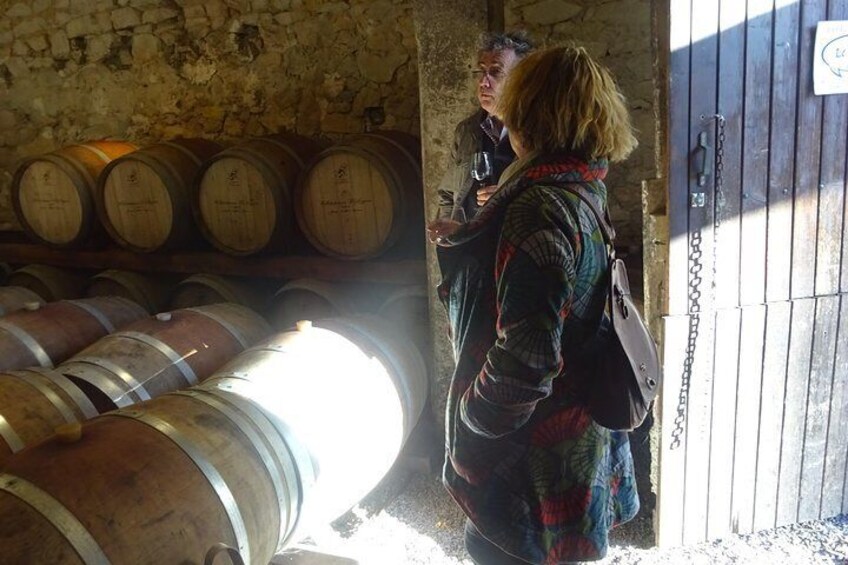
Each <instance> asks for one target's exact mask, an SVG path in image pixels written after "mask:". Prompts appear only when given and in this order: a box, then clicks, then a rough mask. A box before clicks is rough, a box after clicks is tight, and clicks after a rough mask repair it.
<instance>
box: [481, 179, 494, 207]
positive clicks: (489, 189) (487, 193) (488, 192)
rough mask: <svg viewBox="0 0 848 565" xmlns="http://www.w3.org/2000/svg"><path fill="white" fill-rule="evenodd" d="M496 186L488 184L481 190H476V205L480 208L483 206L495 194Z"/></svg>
mask: <svg viewBox="0 0 848 565" xmlns="http://www.w3.org/2000/svg"><path fill="white" fill-rule="evenodd" d="M497 190H498V185H496V184H490V185H489V186H484V187H482V188H479V189H477V205H478V206H482V205H483V204H485V203H486V202H487V201H488V200H489V198H491V197H492V195H493V194H494V193H495V192H497Z"/></svg>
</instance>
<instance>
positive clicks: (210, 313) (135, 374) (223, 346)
mask: <svg viewBox="0 0 848 565" xmlns="http://www.w3.org/2000/svg"><path fill="white" fill-rule="evenodd" d="M270 331H271V328H270V327H269V326H268V324H267V323H266V322H265V320H263V319H262V317H261V316H259V314H256V313H255V312H253V311H252V310H250V309H248V308H245V307H243V306H239V305H237V304H213V305H210V306H201V307H198V308H188V309H184V310H175V311H173V312H166V313H160V314H157V315H156V316H154V317H150V318H145V319H143V320H138V321H136V322H134V323H132V324H130V325H128V326H125V327H124V328H123V329H122V330H120V331H118V332H115V333H112V334H109V335H108V336H106V337H103V338H102V339H100V340H98V341H97V342H95V343H93V344H92V345H90V346H89V347H87V348H86V349H84V350H83V351H81V352H79V353H78V354H77V355H74V356H73V357H71V358H70V359H68V360H67V361H65V362H64V363H62V364H61V365H59V366H58V367H56V370H57V371H59V372H60V373H62V374H63V375H65V376H66V377H68V378H70V379H71V380H72V381H73V382H74V383H75V384H77V385H78V386H79V387H80V388H82V389H83V391H84V392H85V393H86V394H88V395H89V397H90V398H91V400H92V402H94V403H95V405H96V406H97V408H98V410H100V411H101V412H103V411H106V410H111V409H113V408H115V407H124V406H129V405H130V404H135V403H137V402H141V401H144V400H149V399H151V398H154V397H156V396H160V395H162V394H164V393H166V392H171V391H174V390H178V389H182V388H187V387H189V386H192V385H196V384H198V383H199V382H200V381H202V380H203V379H205V378H206V377H208V376H209V375H211V374H212V372H213V371H214V370H216V369H218V368H219V367H220V366H221V365H223V364H224V363H226V362H227V361H229V360H230V359H232V358H233V357H235V356H236V355H237V354H238V353H241V352H242V351H243V350H244V349H246V348H247V347H250V346H251V345H253V344H254V343H256V342H258V341H259V340H260V339H263V338H264V337H266V336H267V335H268V334H269V333H270Z"/></svg>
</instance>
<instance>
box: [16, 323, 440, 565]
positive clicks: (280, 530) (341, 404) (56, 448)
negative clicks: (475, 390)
mask: <svg viewBox="0 0 848 565" xmlns="http://www.w3.org/2000/svg"><path fill="white" fill-rule="evenodd" d="M60 368H61V367H60ZM426 395H427V381H426V375H425V371H424V368H423V363H422V361H421V358H420V356H419V355H418V354H417V353H416V352H415V351H414V350H413V349H411V348H410V347H409V345H408V343H406V342H405V341H404V340H401V339H399V338H398V337H397V336H396V335H395V332H393V330H392V329H391V328H388V327H386V326H384V325H382V323H381V321H380V320H379V319H376V318H359V319H345V318H341V319H333V320H325V321H322V322H320V323H317V324H316V325H312V324H308V323H302V324H299V326H298V328H297V329H296V330H293V331H288V332H284V333H281V334H278V335H275V336H273V337H271V338H270V339H268V340H267V341H265V342H263V343H261V344H260V345H258V346H255V347H253V348H251V349H248V350H246V351H245V352H244V353H242V354H240V355H238V356H237V357H235V359H233V360H232V361H230V362H229V363H228V364H227V365H226V366H224V367H223V368H221V369H220V370H218V371H216V372H215V373H214V374H213V375H212V376H211V377H209V378H208V379H206V380H205V381H204V382H202V383H201V384H199V385H197V386H194V387H191V388H188V389H185V390H182V391H178V392H171V393H168V394H164V395H162V396H160V397H158V398H154V399H151V400H148V401H144V402H140V403H137V404H134V405H132V406H128V407H125V408H121V409H119V410H117V411H112V412H107V413H106V414H104V415H101V416H98V417H96V418H94V419H92V420H89V421H88V422H86V423H84V424H83V425H82V426H81V427H77V428H74V429H73V430H63V433H61V434H58V435H56V436H53V437H52V438H50V439H48V440H46V441H44V442H43V443H41V444H39V445H36V446H33V447H29V448H27V449H25V450H23V451H21V452H19V453H17V454H15V455H14V456H11V457H10V458H8V460H7V461H6V462H5V464H4V465H3V467H2V472H0V539H2V540H4V544H3V548H4V549H3V556H4V559H5V560H7V561H8V562H10V563H24V562H34V563H85V564H92V563H198V562H201V561H205V562H207V563H212V562H213V561H215V556H216V554H218V553H221V552H226V553H228V554H229V555H230V559H231V560H232V562H234V563H236V562H244V563H250V564H262V565H264V564H266V563H268V562H269V561H270V560H271V558H272V556H273V555H274V554H275V553H276V552H278V551H279V550H281V549H283V548H284V547H286V546H287V545H289V544H290V543H292V542H295V541H298V540H299V539H301V538H302V537H303V536H304V535H306V534H308V532H309V529H310V527H311V526H313V525H315V524H319V523H326V522H327V521H329V520H332V519H333V518H335V517H337V516H338V515H340V514H341V513H342V512H344V511H345V510H347V509H348V508H349V507H350V506H352V505H353V504H355V503H356V502H357V501H358V500H359V499H360V498H361V497H363V496H364V495H365V494H367V493H368V491H369V490H371V489H372V488H373V487H374V486H375V485H376V484H377V483H378V482H379V480H380V479H381V478H382V477H383V476H384V475H385V473H386V472H387V471H388V470H389V468H390V467H391V465H392V463H393V461H394V460H395V458H396V457H397V455H398V453H399V451H400V449H401V447H402V446H403V444H404V442H405V441H406V439H407V437H408V436H409V434H410V431H411V430H412V428H413V427H414V426H415V424H416V421H417V419H418V417H419V415H420V414H421V412H422V409H423V406H424V403H425V401H426ZM71 431H72V432H73V433H71Z"/></svg>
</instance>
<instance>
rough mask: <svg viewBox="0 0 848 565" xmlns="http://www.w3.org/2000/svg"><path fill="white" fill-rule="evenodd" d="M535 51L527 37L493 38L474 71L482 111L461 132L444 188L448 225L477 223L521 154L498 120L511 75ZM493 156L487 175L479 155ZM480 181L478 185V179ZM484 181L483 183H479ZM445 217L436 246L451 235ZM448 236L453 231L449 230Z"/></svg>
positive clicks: (435, 232)
mask: <svg viewBox="0 0 848 565" xmlns="http://www.w3.org/2000/svg"><path fill="white" fill-rule="evenodd" d="M532 50H533V45H532V44H531V42H530V40H529V39H528V38H527V36H526V35H525V34H524V33H523V32H512V33H497V34H488V35H486V36H484V37H483V38H482V41H481V42H480V46H479V49H478V51H477V63H476V66H475V67H474V69H473V70H472V71H471V74H472V76H473V77H474V79H475V81H476V89H477V101H478V102H479V103H480V108H479V109H478V110H477V111H476V112H474V113H473V114H472V115H471V116H469V117H468V118H466V119H465V120H463V121H462V122H460V123H459V125H458V126H457V127H456V131H455V133H454V146H453V152H452V155H451V157H452V159H451V165H450V168H449V170H448V172H447V174H446V175H445V177H444V179H443V180H442V183H441V186H439V206H440V209H442V208H445V207H448V206H450V205H452V206H453V209H454V213H453V214H452V215H451V216H450V217H448V218H447V219H453V220H457V219H459V221H460V222H461V221H463V220H464V219H471V218H472V217H473V216H474V214H475V213H476V212H477V209H478V208H479V207H480V206H482V205H483V204H484V203H485V202H486V201H487V200H488V199H489V197H490V196H491V195H492V193H494V191H495V190H496V189H497V184H498V180H499V179H500V176H501V173H503V171H504V169H506V168H507V166H509V164H510V163H512V161H513V159H514V158H515V153H514V152H513V150H512V147H511V146H510V144H509V133H508V132H507V131H506V128H504V126H503V123H501V121H500V120H499V119H498V118H497V117H496V116H495V115H494V112H495V111H496V107H497V103H498V97H499V96H500V93H501V88H503V84H504V82H505V80H506V77H507V74H508V73H509V71H510V69H512V67H513V66H514V65H515V63H516V62H518V61H519V60H520V59H521V58H522V57H524V56H525V55H526V54H528V53H529V52H530V51H532ZM484 153H485V154H488V156H489V157H488V158H489V161H490V166H489V167H488V168H486V169H485V170H481V169H480V167H479V165H476V164H475V165H473V166H472V162H474V161H475V158H474V156H475V154H476V155H482V154H484ZM475 176H476V177H477V179H475ZM478 179H481V180H478ZM444 219H446V218H445V215H444V214H440V217H439V219H437V220H436V221H435V222H433V223H432V224H430V225H429V226H428V234H429V236H430V240H431V241H436V240H437V239H438V237H439V236H441V235H447V232H442V230H441V229H440V227H441V225H440V224H442V223H443V220H444ZM448 231H452V230H450V228H448Z"/></svg>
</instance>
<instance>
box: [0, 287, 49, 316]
mask: <svg viewBox="0 0 848 565" xmlns="http://www.w3.org/2000/svg"><path fill="white" fill-rule="evenodd" d="M42 305H44V299H43V298H41V296H39V295H38V294H36V293H35V292H33V291H31V290H30V289H28V288H24V287H22V286H1V287H0V316H5V315H6V314H11V313H12V312H17V311H18V310H23V309H25V308H38V307H41V306H42Z"/></svg>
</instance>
